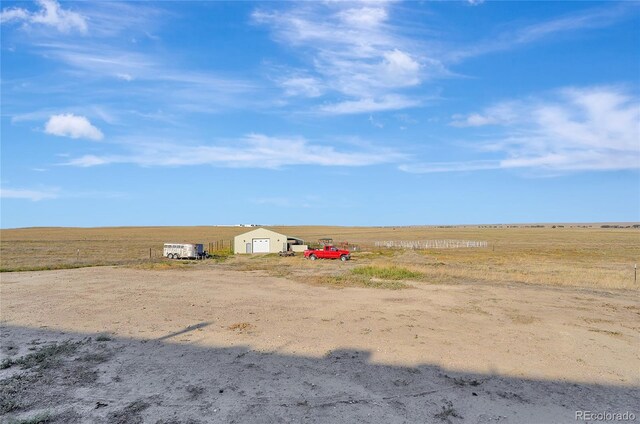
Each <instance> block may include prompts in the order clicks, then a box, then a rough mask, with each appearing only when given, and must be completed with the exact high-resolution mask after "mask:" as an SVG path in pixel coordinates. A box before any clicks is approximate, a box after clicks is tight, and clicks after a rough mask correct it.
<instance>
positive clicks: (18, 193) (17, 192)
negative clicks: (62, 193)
mask: <svg viewBox="0 0 640 424" xmlns="http://www.w3.org/2000/svg"><path fill="white" fill-rule="evenodd" d="M0 197H1V198H3V199H24V200H31V201H32V202H37V201H39V200H46V199H57V198H58V197H59V190H58V189H55V188H54V189H45V190H32V189H23V188H0Z"/></svg>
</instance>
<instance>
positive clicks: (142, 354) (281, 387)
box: [0, 256, 640, 423]
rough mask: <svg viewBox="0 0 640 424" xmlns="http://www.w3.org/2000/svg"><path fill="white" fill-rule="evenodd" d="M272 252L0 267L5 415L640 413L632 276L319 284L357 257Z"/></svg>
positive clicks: (281, 417)
mask: <svg viewBox="0 0 640 424" xmlns="http://www.w3.org/2000/svg"><path fill="white" fill-rule="evenodd" d="M292 259H293V260H297V258H292ZM392 259H394V258H392ZM402 259H403V257H402V256H400V257H397V258H395V259H394V260H397V261H400V262H401V261H402ZM267 260H268V259H267ZM285 260H286V258H285V259H281V258H278V259H274V261H279V262H277V263H276V266H275V267H273V266H272V267H270V268H268V269H267V270H266V271H265V270H260V269H257V270H251V269H252V268H262V267H261V266H255V267H252V266H250V265H251V264H252V262H251V260H250V259H247V260H245V261H244V262H238V263H234V262H231V263H225V262H222V263H217V262H205V263H202V264H196V265H194V266H185V267H179V268H171V267H168V268H167V269H164V268H155V267H148V268H147V269H132V268H125V267H94V268H82V269H72V270H53V271H37V272H13V273H3V274H2V275H1V286H0V289H1V295H2V297H1V300H2V302H1V307H2V311H1V312H2V328H1V334H0V336H1V339H0V340H1V342H2V358H3V362H2V367H1V368H3V369H2V370H0V398H1V399H2V400H1V402H0V414H2V417H3V419H5V420H7V421H9V420H12V419H13V420H18V421H17V422H20V421H19V420H27V419H33V418H34V417H36V418H39V419H40V422H61V423H70V422H87V423H94V422H97V423H101V422H102V423H111V422H115V423H142V422H145V423H147V422H148V423H196V422H220V423H227V422H236V423H242V422H264V423H271V422H345V423H354V422H363V423H364V422H367V423H368V422H397V423H405V422H407V423H409V422H411V423H412V422H435V423H439V422H443V423H446V422H449V423H459V422H460V423H461V422H470V423H493V422H500V423H503V422H504V423H556V422H576V421H575V417H576V415H575V414H576V411H580V410H588V411H597V412H620V413H623V412H625V411H630V412H632V413H634V414H635V416H636V417H640V410H639V408H638V405H640V394H639V390H638V387H640V375H639V371H638V370H639V369H640V349H639V335H640V331H639V330H640V301H639V298H638V294H637V293H638V292H637V289H615V290H613V289H597V288H585V287H562V286H557V285H546V286H545V285H532V284H522V283H507V282H502V283H500V284H497V283H490V282H486V281H484V282H483V281H480V282H477V281H475V282H474V281H473V280H468V279H465V280H460V279H459V280H456V282H451V281H448V280H442V281H440V280H439V281H438V283H437V284H434V283H432V282H430V281H426V280H420V279H419V280H417V281H405V282H404V286H403V287H405V288H404V289H402V290H385V289H380V288H375V286H372V287H368V286H363V287H341V286H340V285H337V286H331V287H328V286H327V285H323V284H319V283H313V284H309V283H307V282H304V280H305V279H304V275H305V274H308V275H309V276H310V277H312V276H317V275H324V274H331V273H338V272H343V271H342V270H341V267H344V266H350V267H353V266H354V264H353V263H352V264H343V263H341V262H338V261H323V262H321V263H316V264H310V263H308V262H305V263H304V266H301V267H299V269H298V271H297V273H295V274H292V275H289V274H290V273H288V272H287V269H286V267H284V265H282V264H285V262H284V261H285ZM363 261H364V259H363ZM354 263H355V264H357V257H356V261H355V262H354ZM281 265H282V266H281ZM283 269H284V271H283V272H282V274H283V275H284V277H278V276H276V275H278V274H279V272H281V271H282V270H283ZM285 277H286V278H285ZM374 280H375V279H374ZM335 287H339V288H335ZM25 422H26V421H25ZM29 422H38V421H29Z"/></svg>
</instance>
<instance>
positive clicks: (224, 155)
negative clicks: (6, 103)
mask: <svg viewBox="0 0 640 424" xmlns="http://www.w3.org/2000/svg"><path fill="white" fill-rule="evenodd" d="M228 144H231V145H232V146H233V147H230V146H222V145H204V144H197V145H185V144H178V143H171V142H163V141H156V140H138V141H136V142H134V143H131V142H129V143H127V144H125V145H124V147H125V149H126V150H127V152H125V153H124V154H114V155H103V156H100V155H85V156H82V157H78V158H73V159H70V160H69V161H67V162H66V163H65V165H70V166H78V167H90V166H97V165H107V164H113V163H129V164H135V165H139V166H145V167H147V166H148V167H151V166H173V167H177V166H194V165H215V166H226V167H239V168H267V169H277V168H281V167H283V166H292V165H319V166H367V165H376V164H382V163H392V162H399V161H401V160H404V159H406V155H404V154H401V153H399V152H397V151H395V150H392V149H388V148H374V147H371V148H361V149H359V150H357V151H353V150H352V151H348V150H346V149H338V148H335V147H333V146H328V145H324V144H312V143H310V142H309V141H307V140H306V139H305V138H302V137H270V136H266V135H262V134H249V135H247V136H245V137H243V138H242V139H240V140H234V141H230V142H228Z"/></svg>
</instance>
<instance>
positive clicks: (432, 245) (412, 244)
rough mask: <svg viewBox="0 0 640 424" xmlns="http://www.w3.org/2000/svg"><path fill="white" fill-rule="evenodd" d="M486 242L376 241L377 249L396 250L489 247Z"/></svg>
mask: <svg viewBox="0 0 640 424" xmlns="http://www.w3.org/2000/svg"><path fill="white" fill-rule="evenodd" d="M488 245H489V244H488V243H487V242H486V241H475V240H421V241H376V242H375V246H376V247H386V248H396V249H460V248H473V247H487V246H488Z"/></svg>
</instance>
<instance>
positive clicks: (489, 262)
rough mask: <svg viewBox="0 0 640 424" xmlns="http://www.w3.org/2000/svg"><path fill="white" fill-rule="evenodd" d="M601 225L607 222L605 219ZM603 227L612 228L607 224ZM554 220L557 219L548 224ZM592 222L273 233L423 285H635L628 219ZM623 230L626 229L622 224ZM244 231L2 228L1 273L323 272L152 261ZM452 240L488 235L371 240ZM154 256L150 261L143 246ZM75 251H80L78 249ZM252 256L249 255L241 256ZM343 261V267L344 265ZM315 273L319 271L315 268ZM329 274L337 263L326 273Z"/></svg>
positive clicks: (233, 260) (246, 263)
mask: <svg viewBox="0 0 640 424" xmlns="http://www.w3.org/2000/svg"><path fill="white" fill-rule="evenodd" d="M605 225H609V224H605ZM609 226H610V225H609ZM556 227H558V226H556ZM600 227H601V226H600V225H599V224H598V225H564V228H561V229H558V228H555V229H554V228H552V226H551V225H548V226H544V225H526V226H524V225H523V226H516V225H508V226H499V225H495V226H467V227H465V226H460V227H447V226H444V227H395V228H391V227H368V228H367V227H359V228H356V227H353V228H350V227H312V226H309V227H272V229H273V230H275V231H278V232H282V233H284V234H288V235H289V234H290V235H294V236H297V237H301V238H303V239H305V240H308V241H313V240H317V239H318V238H320V237H324V236H326V235H327V234H330V235H332V236H333V238H334V240H337V241H340V240H348V241H349V242H350V243H354V244H358V245H359V246H360V247H361V248H362V250H359V251H357V252H354V260H353V262H354V264H353V265H351V264H349V265H348V266H345V267H343V268H342V269H343V270H347V271H348V270H349V269H351V267H352V266H377V267H386V266H389V265H396V266H403V267H406V268H407V269H410V270H411V271H413V272H418V273H421V274H423V275H422V276H421V277H420V278H419V279H420V280H421V281H425V282H428V283H447V284H448V283H460V282H489V283H527V284H543V285H558V286H580V287H593V288H606V289H633V288H634V282H633V281H634V280H633V264H634V263H637V262H638V259H639V258H640V246H639V245H638V243H637V238H638V236H639V235H640V233H639V232H638V228H634V227H635V225H627V224H625V225H624V228H600ZM627 227H630V228H627ZM244 231H246V228H240V227H144V228H37V229H36V228H26V229H15V230H0V236H1V238H2V243H1V244H0V258H2V259H1V260H2V263H1V265H0V271H4V272H6V271H26V270H48V269H67V268H80V267H86V266H95V265H126V266H131V267H134V268H137V269H150V270H163V269H168V270H172V269H182V268H184V269H195V268H196V267H201V266H208V265H207V264H215V263H220V262H222V261H224V266H229V267H231V268H233V269H246V270H266V271H267V272H268V273H269V274H271V275H275V276H282V277H289V276H294V277H295V274H296V272H297V270H301V271H305V272H306V273H307V274H308V270H309V269H313V270H314V271H313V273H312V275H323V274H329V272H324V271H323V270H325V268H330V267H332V265H331V262H329V263H328V264H316V265H315V266H314V267H313V268H312V267H310V265H308V264H306V263H305V262H304V260H302V259H301V258H299V257H293V258H285V259H286V261H281V260H280V259H282V258H279V257H270V256H249V257H247V258H242V259H240V258H238V257H237V256H236V257H233V256H232V255H231V254H230V251H229V250H228V249H225V250H223V251H220V252H211V253H212V254H213V255H214V258H215V259H214V260H205V261H198V263H199V264H200V265H197V266H193V265H191V264H187V261H165V260H162V259H160V256H161V255H162V244H163V243H164V242H165V241H166V240H176V239H180V240H192V241H200V242H203V243H207V242H208V241H212V240H222V239H224V240H230V239H232V238H233V237H234V236H235V235H237V234H239V233H241V232H244ZM389 239H393V240H428V239H460V240H486V241H487V242H488V247H487V248H482V249H430V250H419V251H411V250H409V251H403V250H399V249H398V250H396V249H380V248H376V247H375V241H379V240H389ZM150 248H151V249H152V256H153V258H152V260H151V261H150V260H149V249H150ZM78 250H79V251H80V253H79V254H78ZM249 258H252V259H249ZM343 265H345V264H343ZM318 271H320V272H318ZM331 274H335V270H334V271H333V272H331Z"/></svg>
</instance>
